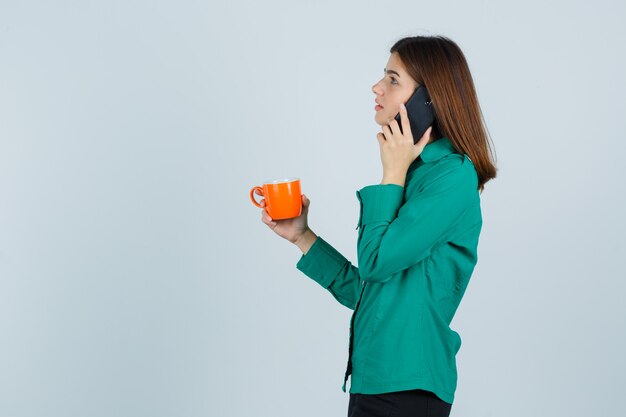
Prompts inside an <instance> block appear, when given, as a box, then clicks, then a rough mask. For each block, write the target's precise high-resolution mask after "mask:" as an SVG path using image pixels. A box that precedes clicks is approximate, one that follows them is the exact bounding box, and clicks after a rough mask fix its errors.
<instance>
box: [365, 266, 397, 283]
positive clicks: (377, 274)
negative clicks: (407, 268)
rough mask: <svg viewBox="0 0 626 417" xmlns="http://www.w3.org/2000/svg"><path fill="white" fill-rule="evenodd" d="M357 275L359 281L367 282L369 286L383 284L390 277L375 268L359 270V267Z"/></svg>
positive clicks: (390, 276)
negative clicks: (359, 278)
mask: <svg viewBox="0 0 626 417" xmlns="http://www.w3.org/2000/svg"><path fill="white" fill-rule="evenodd" d="M359 275H360V277H361V281H363V282H367V283H369V284H384V283H385V282H387V281H389V280H390V279H391V278H392V277H393V274H392V275H389V274H385V273H384V271H379V270H376V268H360V267H359Z"/></svg>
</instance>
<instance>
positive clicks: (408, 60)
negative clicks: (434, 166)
mask: <svg viewBox="0 0 626 417" xmlns="http://www.w3.org/2000/svg"><path fill="white" fill-rule="evenodd" d="M389 52H391V53H394V52H395V53H397V54H398V56H399V58H400V60H401V61H402V63H403V64H404V66H405V67H406V71H407V72H408V74H409V75H410V76H411V78H413V79H414V80H415V81H416V82H417V83H418V84H420V85H423V86H424V87H425V88H426V89H427V90H428V93H429V95H430V98H431V100H432V106H433V110H434V113H435V123H434V124H433V132H432V133H433V135H434V136H435V138H439V137H441V136H445V137H447V138H449V139H450V142H452V144H453V145H454V147H455V148H456V149H457V150H458V151H460V152H461V153H464V154H466V155H467V156H468V157H469V158H470V159H471V161H472V162H473V163H474V167H475V168H476V172H477V173H478V189H479V190H480V193H482V191H483V189H484V186H485V183H486V182H487V181H489V180H491V179H493V178H495V177H496V171H497V168H496V166H495V165H494V163H493V162H492V160H491V156H493V155H492V152H491V146H490V145H489V143H488V141H487V138H488V135H487V128H486V124H485V121H484V118H483V114H482V111H481V109H480V105H479V104H478V97H477V95H476V90H475V88H474V81H473V80H472V75H471V74H470V70H469V67H468V65H467V61H466V59H465V56H464V55H463V52H462V51H461V49H460V48H459V47H458V45H457V44H456V43H454V42H453V41H452V40H450V39H448V38H446V37H444V36H413V37H406V38H402V39H400V40H398V41H397V42H396V43H394V45H393V46H392V47H391V49H390V51H389Z"/></svg>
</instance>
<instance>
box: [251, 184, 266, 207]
mask: <svg viewBox="0 0 626 417" xmlns="http://www.w3.org/2000/svg"><path fill="white" fill-rule="evenodd" d="M256 189H259V190H260V191H261V195H263V187H259V186H258V185H257V186H256V187H252V189H251V190H250V199H251V200H252V204H254V205H255V206H257V207H258V208H263V206H262V205H260V204H259V202H258V201H256V198H254V191H255V190H256ZM263 197H265V195H263Z"/></svg>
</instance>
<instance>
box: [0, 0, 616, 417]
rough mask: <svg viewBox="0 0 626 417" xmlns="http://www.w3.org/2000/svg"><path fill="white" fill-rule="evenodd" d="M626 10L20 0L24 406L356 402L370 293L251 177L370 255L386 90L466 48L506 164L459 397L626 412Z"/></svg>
mask: <svg viewBox="0 0 626 417" xmlns="http://www.w3.org/2000/svg"><path fill="white" fill-rule="evenodd" d="M625 19H626V8H625V6H624V3H623V2H620V1H617V0H615V1H599V2H598V1H596V2H593V3H592V2H583V1H567V2H566V1H553V2H545V1H538V0H531V1H525V2H506V3H505V2H501V1H498V2H496V1H491V0H484V1H475V2H461V1H458V2H450V1H438V2H430V3H426V2H415V1H394V2H361V1H359V2H357V1H353V2H336V1H333V2H330V1H316V2H294V1H289V2H287V1H285V2H278V1H265V2H253V1H248V2H241V1H233V2H222V1H220V2H217V1H209V2H207V1H176V2H174V1H171V2H164V1H150V2H148V1H135V2H128V1H106V2H104V1H102V2H93V3H89V2H85V1H57V2H54V3H53V2H27V1H19V2H18V1H14V2H8V1H2V2H0V393H1V395H0V417H27V416H28V417H30V416H46V417H53V416H59V417H60V416H63V417H70V416H81V417H82V416H91V417H98V416H107V417H109V416H150V417H159V416H177V417H178V416H273V417H278V416H294V415H298V416H322V415H323V416H345V415H346V411H347V405H348V394H347V393H343V392H342V391H341V388H340V387H341V384H342V382H343V375H344V371H345V365H346V361H347V354H348V329H349V319H350V314H351V311H350V310H348V309H347V308H345V307H343V306H342V305H340V304H339V303H338V302H337V301H336V300H334V299H333V298H332V296H331V294H330V293H329V292H327V291H325V290H324V289H323V288H322V287H321V286H319V285H318V284H317V283H315V282H314V281H312V280H310V279H309V278H308V277H306V276H305V275H303V274H302V273H301V272H300V271H298V270H297V269H296V267H295V265H296V263H297V261H298V260H299V258H300V255H301V252H300V251H299V249H298V248H297V247H296V246H294V245H291V244H290V243H289V242H287V241H286V240H284V239H281V238H280V237H278V236H277V235H276V234H274V233H273V232H272V231H271V230H270V229H269V228H268V227H267V226H266V225H265V224H263V223H262V222H261V211H260V209H258V208H256V207H254V206H253V205H252V203H251V201H250V199H249V190H250V188H251V187H253V186H254V185H260V182H261V181H263V180H265V179H268V178H277V177H289V176H296V177H299V178H300V179H301V183H302V191H303V193H305V194H306V195H307V196H308V197H309V198H310V200H311V206H310V214H309V225H310V226H311V228H312V229H313V231H314V232H315V233H317V234H318V235H320V236H323V237H324V238H325V239H326V240H327V241H329V242H330V243H331V244H332V245H333V246H334V247H336V248H337V249H338V250H340V251H341V252H342V253H343V254H344V255H345V256H346V257H347V258H349V259H350V260H351V261H352V262H353V263H355V264H356V237H357V231H356V230H355V227H356V224H357V221H358V215H359V204H358V200H357V199H356V195H355V192H356V190H357V189H360V188H361V187H363V186H365V185H369V184H377V183H379V182H380V181H381V179H382V164H381V162H380V156H379V147H378V142H377V140H376V133H377V132H378V131H379V126H378V125H376V124H375V122H374V94H373V93H372V91H371V87H372V85H373V84H374V83H375V82H376V81H377V80H378V79H379V78H380V77H381V76H382V71H383V68H384V66H385V65H386V62H387V59H388V57H389V48H390V47H391V45H392V44H393V43H394V42H395V41H396V40H397V39H399V38H401V37H403V36H413V35H418V34H422V35H424V34H426V35H428V34H432V35H444V36H448V37H450V38H451V39H453V40H454V41H456V42H457V43H458V45H459V46H460V47H461V49H462V50H463V51H464V53H465V55H466V57H467V60H468V62H469V65H470V70H471V71H472V74H473V77H474V81H475V84H476V89H477V92H478V97H479V100H480V104H481V108H482V112H483V114H484V117H485V120H486V123H487V127H488V129H489V133H490V135H491V139H492V142H493V144H494V145H495V146H494V151H495V154H496V157H497V160H496V164H497V167H498V177H497V178H496V179H495V180H493V181H491V182H489V183H487V185H486V188H485V192H484V193H483V194H482V197H481V199H482V201H481V204H482V209H483V221H484V223H483V231H482V234H481V238H480V244H479V261H478V265H477V266H476V269H475V271H474V275H473V276H472V280H471V281H470V284H469V287H468V289H467V292H466V294H465V297H464V299H463V302H462V303H461V306H460V308H459V310H458V311H457V314H456V317H455V319H454V320H453V322H452V328H453V329H455V330H456V331H458V332H459V334H460V335H461V338H462V347H461V350H460V351H459V353H458V355H457V365H458V373H459V379H458V387H457V391H456V397H455V402H454V405H453V407H452V413H451V416H471V417H473V416H480V417H495V416H502V415H506V416H508V417H517V416H529V415H546V416H568V417H573V416H589V415H595V416H608V415H615V416H617V415H624V414H626V407H625V406H624V403H623V402H622V401H621V399H622V397H623V388H624V374H625V373H626V365H625V360H624V355H623V352H624V351H626V337H625V332H624V329H625V328H626V322H625V321H626V309H625V307H624V302H623V300H624V291H625V290H626V286H625V284H624V278H625V274H624V266H623V265H624V259H625V255H626V243H625V240H624V236H625V233H626V221H625V218H624V212H626V203H625V189H626V187H625V186H624V180H625V179H626V178H625V175H624V171H623V157H624V152H625V151H626V146H625V144H624V143H625V142H624V140H625V135H624V131H625V127H626V126H625V124H626V122H625V120H626V118H625V117H624V115H625V114H626V105H625V104H626V103H625V100H624V97H625V96H626V83H625V81H624V74H626V60H625V55H626V54H625V52H624V51H625V49H624V40H625V39H626V26H625V25H624V20H625Z"/></svg>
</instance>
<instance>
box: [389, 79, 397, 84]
mask: <svg viewBox="0 0 626 417" xmlns="http://www.w3.org/2000/svg"><path fill="white" fill-rule="evenodd" d="M389 78H391V84H398V82H397V81H396V79H395V78H393V77H389Z"/></svg>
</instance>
